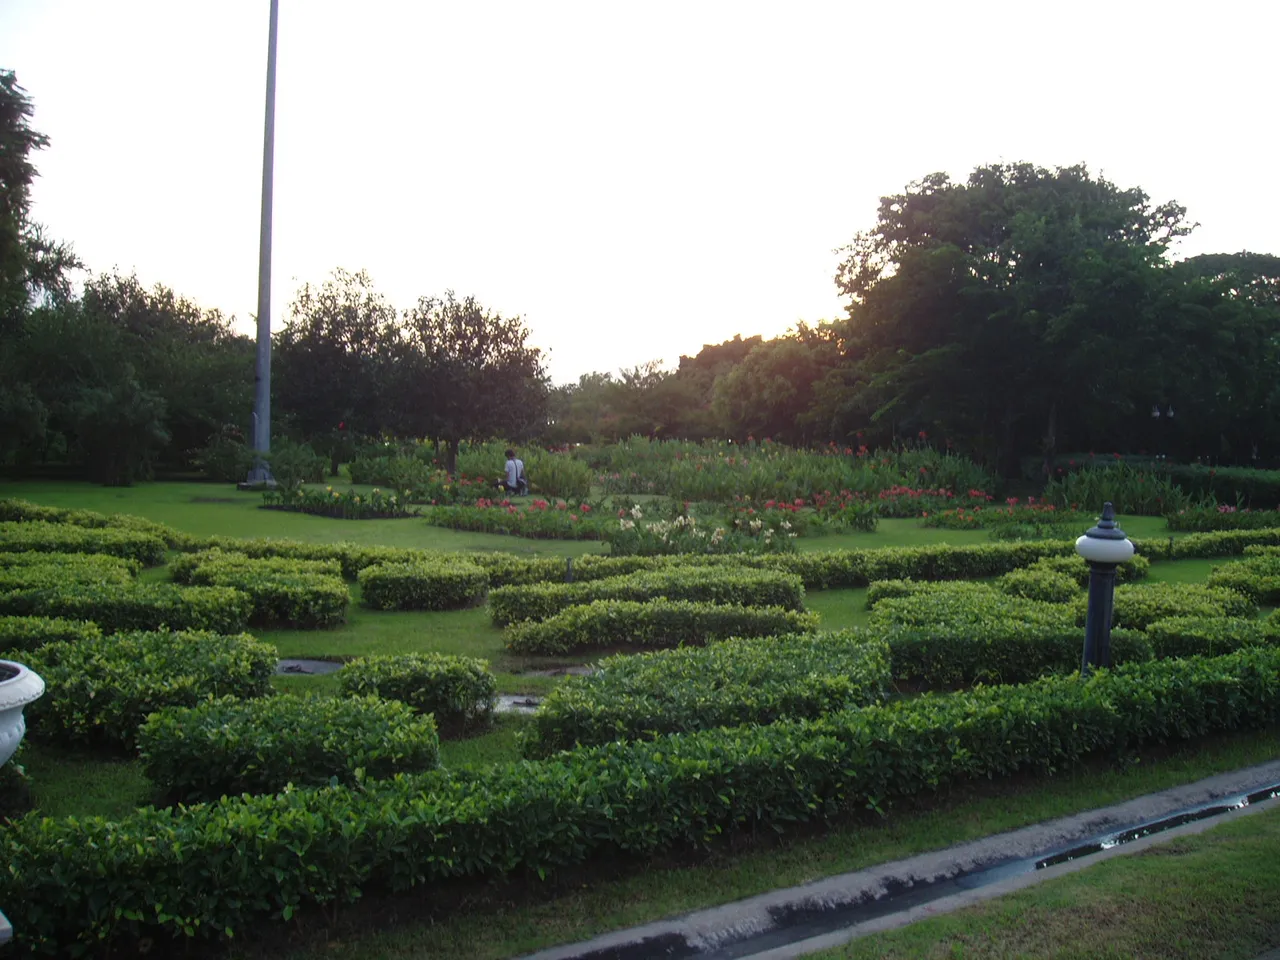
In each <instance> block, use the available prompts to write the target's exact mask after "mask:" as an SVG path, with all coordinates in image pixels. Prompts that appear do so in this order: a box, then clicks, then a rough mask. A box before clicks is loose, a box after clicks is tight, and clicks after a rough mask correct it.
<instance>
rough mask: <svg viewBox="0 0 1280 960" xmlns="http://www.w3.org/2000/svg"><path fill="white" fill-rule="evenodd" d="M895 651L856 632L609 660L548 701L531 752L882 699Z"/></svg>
mask: <svg viewBox="0 0 1280 960" xmlns="http://www.w3.org/2000/svg"><path fill="white" fill-rule="evenodd" d="M888 687H889V647H888V645H887V644H885V642H884V641H883V640H879V639H875V638H869V637H866V636H863V635H860V634H857V633H854V632H848V631H846V632H841V633H828V634H822V635H821V636H787V637H772V638H767V639H766V638H755V639H734V640H726V641H723V642H721V643H713V644H710V645H709V646H706V647H702V648H686V649H682V650H663V651H659V652H656V653H647V654H641V655H639V656H622V657H610V658H608V659H606V660H604V661H602V662H601V664H600V669H599V670H598V671H597V672H596V673H594V674H592V675H590V676H587V677H570V678H568V679H567V680H565V681H564V682H563V683H561V684H560V685H559V686H557V687H556V688H555V689H554V690H552V691H551V693H550V694H548V695H547V697H546V699H544V700H543V701H542V704H541V706H539V707H538V710H537V712H536V713H535V714H534V718H533V728H532V729H531V730H530V732H529V735H528V736H527V737H526V738H525V739H524V741H523V742H522V744H521V746H522V749H523V750H524V753H525V755H526V756H529V757H545V756H548V755H550V754H551V753H554V752H556V751H557V750H567V749H569V748H571V747H574V746H577V745H579V744H581V745H591V744H601V743H608V742H610V741H611V740H639V739H652V738H653V737H657V736H660V735H661V734H665V733H688V732H690V731H694V730H708V729H711V728H712V727H728V726H736V725H738V724H743V723H773V722H774V721H776V720H782V719H789V720H797V719H802V718H805V717H819V716H822V715H823V714H827V713H835V712H838V711H840V710H849V709H853V708H855V707H862V706H866V705H868V704H872V703H879V702H880V701H882V700H883V699H884V697H885V694H886V692H887V690H888Z"/></svg>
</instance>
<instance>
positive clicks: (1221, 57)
mask: <svg viewBox="0 0 1280 960" xmlns="http://www.w3.org/2000/svg"><path fill="white" fill-rule="evenodd" d="M280 6H281V11H280V46H279V78H278V94H277V128H276V155H275V183H276V196H275V244H274V264H275V267H274V282H273V303H272V320H273V323H274V325H275V326H276V327H277V328H278V327H279V326H280V325H282V323H283V321H284V318H285V316H286V311H287V306H288V302H289V300H290V299H291V297H292V294H293V291H294V290H295V289H296V288H297V286H298V285H299V284H300V283H302V282H305V281H313V282H318V281H322V280H323V279H324V277H325V276H326V275H327V274H328V272H329V271H330V270H331V269H332V268H334V267H339V266H341V267H346V268H348V269H352V270H356V269H361V268H363V269H366V270H368V271H369V272H370V274H371V275H372V277H373V279H374V281H375V283H376V285H377V287H378V288H379V289H380V290H382V291H383V292H384V293H386V294H387V295H388V296H389V297H390V298H391V300H392V301H393V302H394V303H396V304H397V305H398V306H400V307H402V308H403V307H407V306H409V305H410V304H412V303H413V302H414V301H415V300H416V299H417V298H418V297H419V296H422V295H438V294H441V293H443V292H444V291H445V290H447V289H453V290H455V291H457V293H459V294H460V295H466V294H473V295H475V296H476V297H477V298H478V299H479V300H480V301H481V302H482V303H483V304H485V305H486V306H489V307H491V308H493V309H496V310H499V311H501V312H502V313H503V314H519V315H521V316H523V317H524V318H525V320H526V322H527V324H528V326H529V328H530V329H531V331H532V341H533V343H535V344H536V345H538V346H541V347H543V348H546V349H548V350H549V358H550V364H549V368H550V371H551V373H552V376H553V379H554V380H556V381H557V382H565V381H568V380H573V379H576V378H577V376H578V375H579V374H581V373H583V372H586V371H591V370H608V371H616V370H617V369H618V368H620V367H624V366H627V367H629V366H634V365H635V364H637V363H642V362H644V361H648V360H653V359H661V360H664V361H666V362H667V363H668V364H671V363H674V361H675V360H676V359H677V358H678V357H679V355H680V354H682V353H696V352H697V350H698V349H699V348H700V347H701V346H702V344H704V343H713V342H719V341H721V340H723V339H725V338H727V337H731V336H732V335H733V334H735V333H741V334H743V335H751V334H755V333H762V334H764V335H766V336H773V335H776V334H778V333H781V332H783V331H785V330H786V329H787V328H788V327H791V326H793V325H794V324H795V323H796V321H798V320H805V321H808V322H810V323H813V322H817V321H819V320H823V319H830V318H833V317H835V316H837V315H840V314H841V313H842V303H841V301H840V299H839V298H838V297H837V295H836V290H835V286H834V284H833V282H832V277H833V275H834V273H835V268H836V264H837V262H838V259H839V258H838V256H837V255H836V254H835V253H834V251H835V249H836V248H838V247H840V246H842V245H844V244H845V243H847V242H848V241H849V239H850V238H851V237H852V236H853V234H854V233H855V232H857V231H858V230H862V229H866V228H868V227H870V226H871V225H872V224H873V223H874V219H875V213H876V205H877V201H878V198H879V197H880V196H882V195H884V194H887V193H893V192H898V191H900V190H901V189H902V188H903V187H904V186H905V185H906V184H907V183H909V182H911V181H913V180H917V179H919V178H920V177H921V176H923V175H925V174H927V173H930V172H933V171H936V170H944V171H947V172H950V173H951V174H952V175H953V176H957V177H961V178H962V177H963V176H965V175H966V174H967V172H968V171H969V170H970V169H972V168H973V167H974V166H976V165H978V164H981V163H989V162H995V161H1001V160H1005V161H1017V160H1029V161H1032V162H1035V163H1038V164H1041V165H1046V166H1053V165H1059V164H1063V165H1065V164H1071V163H1076V162H1079V161H1084V162H1087V163H1088V164H1089V165H1090V166H1091V168H1092V169H1093V170H1094V171H1095V172H1097V171H1101V172H1102V173H1103V174H1104V175H1106V176H1107V177H1108V178H1109V179H1111V180H1113V181H1115V182H1116V183H1118V184H1120V185H1122V186H1132V185H1138V186H1141V187H1143V188H1144V189H1145V190H1146V191H1147V192H1148V193H1149V194H1150V195H1151V196H1152V198H1153V199H1154V200H1156V201H1163V200H1167V199H1175V200H1178V201H1179V202H1181V203H1183V204H1184V205H1186V206H1187V207H1188V208H1189V217H1190V219H1192V220H1193V221H1198V222H1199V223H1200V224H1201V226H1200V228H1199V229H1198V230H1196V231H1195V233H1193V234H1192V236H1191V237H1190V238H1188V239H1186V240H1184V241H1182V244H1181V246H1180V248H1179V250H1178V252H1179V254H1180V255H1192V254H1196V253H1204V252H1217V251H1236V250H1241V249H1253V250H1260V251H1264V252H1271V253H1280V243H1277V242H1276V224H1277V223H1280V199H1278V198H1280V191H1277V190H1276V189H1275V170H1276V154H1277V148H1278V147H1280V134H1278V133H1277V126H1276V108H1275V76H1274V71H1275V65H1276V54H1275V48H1274V44H1275V42H1276V38H1277V36H1280V4H1276V3H1274V2H1271V0H1265V2H1264V0H1257V2H1253V3H1241V2H1217V3H1214V4H1204V3H1196V4H1191V3H1168V2H1160V3H1127V2H1123V0H1112V2H1107V3H1085V2H1077V3H1071V4H1066V3H1053V4H1050V3H1035V2H1026V0H1022V2H1016V3H982V2H969V3H957V2H949V3H911V2H901V0H899V2H893V3H887V2H886V3H876V4H868V3H859V2H851V0H846V2H822V3H819V2H798V0H797V2H789V3H783V2H775V3H769V4H764V3H753V2H743V0H735V2H710V0H682V2H666V0H649V2H647V3H644V4H639V3H627V4H624V3H619V2H612V3H611V2H601V0H596V2H590V3H587V2H581V3H578V2H574V3H570V2H554V0H542V2H533V3H531V2H528V0H523V2H485V0H451V2H439V0H437V2H410V0H365V2H359V3H357V2H352V0H344V2H336V0H333V2H330V0H281V2H280ZM267 19H268V2H267V0H155V2H151V0H111V2H105V0H0V67H3V68H8V69H13V70H16V71H17V74H18V80H19V82H20V83H21V84H22V85H23V86H25V87H26V88H27V90H28V92H29V94H30V95H31V97H32V98H33V99H34V101H35V105H36V114H35V121H34V124H35V126H36V128H37V129H39V130H41V131H43V132H45V133H47V134H48V135H49V136H50V138H51V139H52V145H51V146H50V148H49V149H48V150H46V151H43V152H42V153H41V154H39V155H38V156H37V158H36V159H37V164H38V166H39V169H40V173H41V177H40V179H39V180H38V182H37V185H36V187H35V191H34V195H35V210H34V215H35V218H36V219H37V220H38V221H40V222H42V223H44V224H45V225H46V226H47V227H48V228H49V229H50V231H51V232H52V234H53V235H54V236H57V237H60V238H62V239H66V240H70V241H71V242H72V243H73V244H74V246H75V249H76V251H77V252H78V253H79V254H80V256H81V257H82V258H83V259H84V260H85V262H86V263H87V264H88V265H89V266H90V267H91V268H92V269H94V270H107V269H110V268H112V267H113V266H114V267H119V268H120V269H121V270H123V271H125V272H128V271H136V272H137V274H138V276H139V277H140V278H141V279H142V280H143V281H144V282H145V283H147V284H151V283H156V282H161V283H164V284H166V285H167V286H170V287H172V288H174V289H175V290H176V291H178V292H179V293H181V294H184V295H186V296H189V297H191V298H192V299H194V300H196V301H197V302H199V303H200V304H202V305H204V306H209V307H218V308H220V309H222V310H223V311H224V312H227V313H233V314H235V315H236V317H237V318H238V322H239V325H240V326H241V328H242V329H244V330H246V331H249V330H251V329H252V316H253V314H254V313H255V311H256V308H257V307H256V305H257V269H258V215H259V199H260V176H261V164H262V120H263V97H264V84H265V79H264V77H265V64H266V48H267Z"/></svg>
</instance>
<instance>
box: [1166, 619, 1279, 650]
mask: <svg viewBox="0 0 1280 960" xmlns="http://www.w3.org/2000/svg"><path fill="white" fill-rule="evenodd" d="M1146 635H1147V639H1148V640H1150V641H1151V646H1152V648H1153V649H1154V650H1155V654H1156V656H1157V657H1196V656H1208V657H1217V656H1221V655H1222V654H1225V653H1232V652H1234V651H1236V650H1238V649H1240V648H1241V647H1247V646H1252V645H1255V644H1274V643H1277V642H1280V622H1276V621H1273V620H1253V619H1246V618H1243V617H1169V618H1167V619H1164V620H1157V621H1155V622H1154V623H1152V624H1151V625H1149V626H1148V627H1147V632H1146Z"/></svg>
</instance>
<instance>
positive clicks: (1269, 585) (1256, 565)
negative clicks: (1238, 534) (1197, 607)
mask: <svg viewBox="0 0 1280 960" xmlns="http://www.w3.org/2000/svg"><path fill="white" fill-rule="evenodd" d="M1208 584H1209V586H1211V587H1223V588H1226V589H1229V590H1234V591H1236V592H1237V593H1242V594H1244V595H1245V596H1246V597H1248V598H1249V599H1250V600H1252V601H1253V602H1254V603H1259V604H1266V605H1267V606H1275V605H1276V604H1277V603H1278V602H1280V555H1275V554H1271V555H1268V554H1261V555H1254V556H1251V557H1249V558H1247V559H1245V560H1237V561H1236V562H1234V563H1227V564H1223V565H1222V566H1221V567H1215V568H1214V569H1213V572H1212V573H1210V574H1209V580H1208Z"/></svg>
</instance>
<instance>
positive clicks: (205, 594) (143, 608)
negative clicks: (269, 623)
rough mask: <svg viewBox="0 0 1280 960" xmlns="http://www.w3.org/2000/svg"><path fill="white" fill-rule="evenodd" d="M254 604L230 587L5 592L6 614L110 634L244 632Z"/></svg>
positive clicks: (1, 602)
mask: <svg viewBox="0 0 1280 960" xmlns="http://www.w3.org/2000/svg"><path fill="white" fill-rule="evenodd" d="M252 603H253V602H252V600H251V599H250V598H249V597H248V596H247V595H246V594H244V593H242V592H240V591H239V590H233V589H232V588H230V587H179V586H175V585H174V584H171V583H130V584H97V585H93V586H88V585H80V586H74V585H72V586H66V587H55V588H51V589H43V590H42V589H36V590H24V591H16V592H13V593H6V594H0V615H16V616H38V617H58V618H66V619H69V620H91V621H93V622H94V623H96V624H98V626H100V627H102V629H103V630H104V631H116V630H159V629H163V628H168V629H171V630H212V631H214V632H216V633H239V632H240V631H241V630H243V629H244V628H245V625H246V624H247V623H248V620H249V612H250V610H251V609H252Z"/></svg>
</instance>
